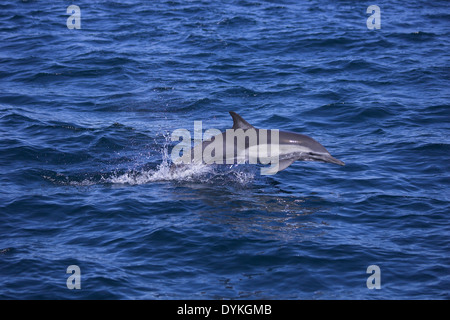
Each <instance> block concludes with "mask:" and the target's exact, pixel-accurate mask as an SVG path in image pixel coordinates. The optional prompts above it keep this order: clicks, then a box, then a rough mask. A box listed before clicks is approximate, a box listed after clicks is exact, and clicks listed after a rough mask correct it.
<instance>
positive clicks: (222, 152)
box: [178, 111, 345, 174]
mask: <svg viewBox="0 0 450 320" xmlns="http://www.w3.org/2000/svg"><path fill="white" fill-rule="evenodd" d="M229 113H230V115H231V117H232V118H233V127H232V128H231V129H227V130H226V132H219V133H217V134H215V135H214V136H212V137H210V138H209V139H205V140H203V141H202V142H201V143H199V144H197V145H195V146H194V147H193V148H192V149H191V150H190V152H187V153H186V154H183V156H182V157H181V158H180V159H179V160H178V163H179V162H180V161H181V162H182V163H189V162H191V163H192V162H194V163H199V162H202V163H204V164H213V163H215V164H240V163H259V164H269V163H270V164H271V167H270V168H264V169H262V171H261V174H275V173H277V172H279V171H282V170H284V169H286V168H287V167H289V166H290V165H291V164H292V163H294V162H295V161H319V162H326V163H334V164H338V165H341V166H343V165H345V164H344V162H342V161H341V160H338V159H336V158H334V157H333V156H331V154H330V153H329V152H328V151H327V149H325V147H324V146H322V145H321V144H320V143H319V142H317V141H316V140H314V139H313V138H311V137H309V136H306V135H304V134H299V133H294V132H288V131H280V130H277V129H258V128H255V127H254V126H252V125H251V124H250V123H248V122H247V121H245V120H244V119H243V118H242V117H241V116H240V115H239V114H237V113H236V112H234V111H230V112H229ZM213 130H215V129H213ZM217 131H218V130H215V131H213V132H217ZM274 163H275V165H273V164H274Z"/></svg>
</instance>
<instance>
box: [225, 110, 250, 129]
mask: <svg viewBox="0 0 450 320" xmlns="http://www.w3.org/2000/svg"><path fill="white" fill-rule="evenodd" d="M230 115H231V117H232V118H233V129H234V130H236V129H243V130H246V129H251V128H253V129H254V128H255V127H254V126H252V125H251V124H250V123H248V122H247V121H245V120H244V119H243V118H242V117H241V116H240V115H238V114H237V113H236V112H234V111H230Z"/></svg>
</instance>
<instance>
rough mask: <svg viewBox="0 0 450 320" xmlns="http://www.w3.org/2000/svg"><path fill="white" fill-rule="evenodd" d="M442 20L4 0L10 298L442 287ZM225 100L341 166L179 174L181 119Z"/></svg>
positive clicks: (0, 60)
mask: <svg viewBox="0 0 450 320" xmlns="http://www.w3.org/2000/svg"><path fill="white" fill-rule="evenodd" d="M71 4H74V5H77V6H79V8H80V12H81V14H80V27H81V28H80V29H69V28H68V25H69V26H70V24H71V23H72V20H70V19H69V21H67V20H68V18H69V17H70V13H69V14H68V13H67V7H68V6H69V5H71ZM373 4H376V5H378V6H379V7H380V10H381V12H380V18H381V28H380V29H375V30H369V29H368V27H367V25H366V20H367V19H368V18H369V16H370V14H368V13H366V9H367V7H368V6H369V5H373ZM449 21H450V5H449V2H448V1H432V2H427V1H378V2H377V3H372V2H366V1H350V0H347V1H345V0H343V1H294V0H285V1H263V0H244V1H241V0H227V1H220V2H219V1H217V2H210V1H201V0H198V1H197V0H194V1H162V0H161V1H159V0H158V1H138V0H129V1H120V2H119V1H99V2H92V1H73V2H67V1H66V2H63V1H31V0H30V1H25V0H24V1H2V2H1V4H0V137H1V140H0V168H1V170H0V188H1V189H0V190H1V192H0V235H1V238H0V298H1V299H449V298H450V289H449V288H450V226H449V222H448V221H449V220H448V218H449V213H450V192H449V190H450V189H449V185H450V179H449V178H450V175H449V171H450V161H449V151H450V148H449V146H450V111H449V108H450V90H449V88H450V65H449V61H450V59H449V57H450V54H449V44H450V37H449V35H450V23H449ZM228 111H236V112H238V113H239V114H240V115H241V116H243V117H244V118H245V119H246V120H247V121H248V122H250V123H251V124H253V125H255V126H256V127H261V128H278V129H280V130H288V131H293V132H297V133H302V134H307V135H309V136H311V137H313V138H315V139H316V140H317V141H319V142H320V143H322V144H323V145H324V146H325V147H326V148H327V149H328V150H329V151H330V153H331V154H332V155H333V156H335V157H336V158H338V159H340V160H342V161H344V162H345V163H346V166H344V167H340V166H337V165H332V164H324V163H315V162H296V163H294V164H293V165H292V166H291V167H289V168H288V169H286V170H284V171H282V172H279V173H277V174H276V175H273V176H262V175H260V173H259V168H258V167H255V166H225V167H214V166H213V167H208V168H206V169H202V170H197V169H195V168H192V170H191V169H189V170H187V171H183V172H179V171H171V170H170V157H169V155H170V151H171V149H172V147H173V146H174V142H172V141H171V140H170V135H171V133H172V132H173V131H174V130H175V129H178V128H186V129H187V130H190V131H191V132H192V133H193V128H194V121H203V129H204V130H206V129H209V128H217V129H220V130H224V129H227V128H230V127H231V126H232V119H231V117H230V115H229V114H228ZM70 265H76V266H78V267H79V269H80V272H81V277H80V285H81V287H80V289H69V288H68V286H67V281H68V280H70V279H69V277H70V276H71V274H70V273H66V271H67V268H68V267H69V266H70ZM371 265H376V266H378V267H379V270H380V273H378V276H379V277H378V280H380V289H369V288H368V286H367V280H368V278H369V277H371V276H372V274H371V273H367V268H368V267H369V266H371ZM374 281H377V280H374ZM74 283H75V282H74Z"/></svg>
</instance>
